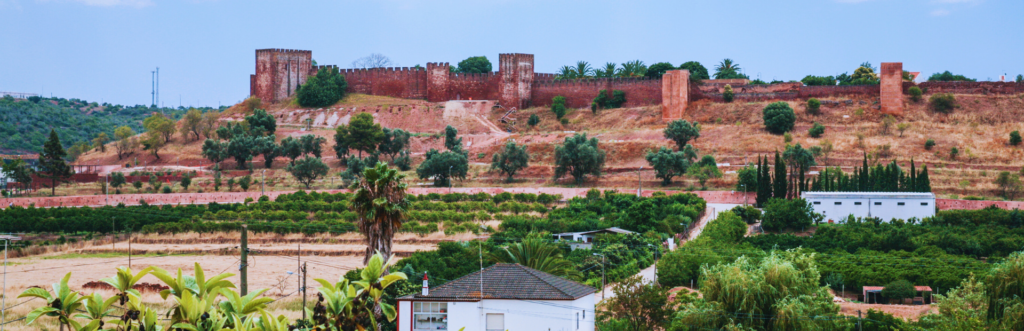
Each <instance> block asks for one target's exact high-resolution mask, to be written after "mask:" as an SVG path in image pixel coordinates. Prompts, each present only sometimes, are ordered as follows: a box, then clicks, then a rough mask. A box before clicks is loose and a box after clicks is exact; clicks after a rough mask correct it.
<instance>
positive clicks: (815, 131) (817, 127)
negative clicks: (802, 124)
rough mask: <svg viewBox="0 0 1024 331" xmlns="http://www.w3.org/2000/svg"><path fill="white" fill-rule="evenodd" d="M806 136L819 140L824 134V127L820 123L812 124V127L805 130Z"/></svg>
mask: <svg viewBox="0 0 1024 331" xmlns="http://www.w3.org/2000/svg"><path fill="white" fill-rule="evenodd" d="M807 134H808V135H810V136H811V137H814V138H820V137H821V135H823V134H825V126H824V125H821V123H818V122H814V125H813V126H811V128H810V129H809V130H807Z"/></svg>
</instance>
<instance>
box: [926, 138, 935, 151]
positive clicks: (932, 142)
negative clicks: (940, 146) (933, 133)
mask: <svg viewBox="0 0 1024 331" xmlns="http://www.w3.org/2000/svg"><path fill="white" fill-rule="evenodd" d="M932 147H935V140H934V139H928V140H925V142H924V149H926V150H929V151H930V150H932Z"/></svg>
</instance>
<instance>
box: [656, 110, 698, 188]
mask: <svg viewBox="0 0 1024 331" xmlns="http://www.w3.org/2000/svg"><path fill="white" fill-rule="evenodd" d="M670 125H671V124H670ZM645 158H646V159H647V163H648V164H650V165H651V167H652V168H654V172H655V177H657V178H661V185H662V186H664V185H668V184H672V178H673V177H676V176H682V175H683V174H684V173H686V170H687V169H689V168H690V161H689V160H687V158H686V155H685V154H684V153H683V152H672V150H671V149H668V148H665V147H661V148H660V149H658V151H657V152H648V153H647V156H646V157H645Z"/></svg>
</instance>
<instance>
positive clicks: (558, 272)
mask: <svg viewBox="0 0 1024 331" xmlns="http://www.w3.org/2000/svg"><path fill="white" fill-rule="evenodd" d="M487 259H488V260H490V261H491V262H494V263H516V264H520V265H523V266H525V267H529V268H533V269H536V270H540V271H542V272H546V273H549V274H552V275H555V276H559V277H566V278H571V279H579V278H580V276H581V275H580V273H579V271H577V270H576V267H575V266H574V265H573V264H572V262H571V261H569V260H567V259H565V258H564V257H563V256H562V250H561V249H560V248H558V246H557V245H555V244H552V243H548V242H546V241H544V240H543V239H536V238H526V239H523V241H521V242H518V243H513V244H509V245H508V247H506V248H504V249H499V250H498V251H497V252H493V253H492V252H488V253H487Z"/></svg>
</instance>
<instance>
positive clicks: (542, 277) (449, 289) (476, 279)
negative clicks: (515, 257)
mask: <svg viewBox="0 0 1024 331" xmlns="http://www.w3.org/2000/svg"><path fill="white" fill-rule="evenodd" d="M482 273H483V292H484V295H483V298H484V299H511V300H575V299H579V298H582V297H584V296H587V295H590V294H592V293H594V292H596V291H597V290H595V289H594V288H593V287H590V286H586V285H583V284H580V283H577V282H574V281H571V280H568V279H565V278H562V277H558V276H554V275H552V274H549V273H546V272H542V271H539V270H535V269H531V268H527V267H524V266H522V265H519V264H511V263H498V264H495V265H493V266H490V267H488V268H486V269H484V270H483V271H482ZM480 283H481V271H477V272H474V273H471V274H469V275H466V276H463V277H462V278H459V279H456V280H453V281H451V282H448V283H446V284H443V285H441V286H437V287H432V288H430V294H429V295H426V296H424V295H422V294H414V295H408V296H405V297H402V299H439V300H479V299H480Z"/></svg>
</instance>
